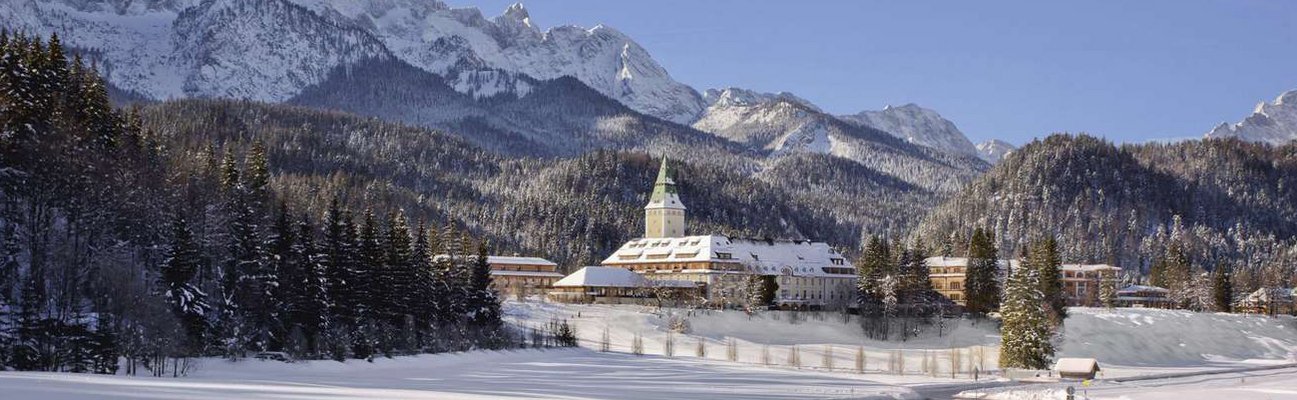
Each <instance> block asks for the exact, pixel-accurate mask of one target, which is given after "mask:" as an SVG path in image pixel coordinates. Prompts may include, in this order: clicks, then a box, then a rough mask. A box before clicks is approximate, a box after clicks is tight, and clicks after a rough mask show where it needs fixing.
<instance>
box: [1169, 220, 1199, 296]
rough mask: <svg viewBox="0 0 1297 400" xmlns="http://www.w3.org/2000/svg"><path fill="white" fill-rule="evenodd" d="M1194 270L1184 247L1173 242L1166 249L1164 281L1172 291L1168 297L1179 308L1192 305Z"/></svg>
mask: <svg viewBox="0 0 1297 400" xmlns="http://www.w3.org/2000/svg"><path fill="white" fill-rule="evenodd" d="M1177 221H1178V220H1177ZM1173 237H1174V236H1173ZM1193 269H1194V268H1193V264H1192V263H1191V262H1190V261H1189V256H1188V255H1187V254H1185V252H1184V245H1183V244H1182V243H1181V242H1179V241H1173V242H1172V243H1171V245H1170V246H1168V247H1167V249H1166V269H1165V271H1164V272H1163V274H1162V275H1163V276H1162V281H1163V283H1164V284H1165V287H1166V289H1167V290H1169V291H1170V294H1168V296H1167V297H1168V298H1170V299H1171V301H1172V302H1174V303H1175V304H1176V306H1177V307H1180V308H1188V307H1189V306H1190V305H1191V303H1192V300H1193V298H1194V293H1193V290H1192V284H1193Z"/></svg>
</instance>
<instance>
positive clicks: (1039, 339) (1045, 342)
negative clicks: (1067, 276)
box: [1000, 254, 1054, 369]
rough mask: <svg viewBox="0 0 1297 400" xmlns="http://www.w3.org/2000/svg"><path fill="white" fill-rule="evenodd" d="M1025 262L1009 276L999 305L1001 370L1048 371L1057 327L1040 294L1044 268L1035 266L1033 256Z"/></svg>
mask: <svg viewBox="0 0 1297 400" xmlns="http://www.w3.org/2000/svg"><path fill="white" fill-rule="evenodd" d="M1024 260H1026V261H1024V262H1023V264H1024V265H1022V266H1021V267H1020V268H1015V269H1013V271H1012V272H1011V273H1010V275H1009V280H1008V282H1007V284H1006V285H1005V293H1004V302H1003V304H1001V305H1000V316H1001V318H1002V319H1003V320H1002V323H1001V326H1000V336H1001V337H1002V339H1001V340H1000V367H1001V368H1025V369H1046V368H1048V367H1049V362H1050V359H1051V358H1052V357H1053V356H1054V345H1053V342H1052V337H1053V332H1054V327H1053V323H1052V322H1051V321H1050V318H1049V313H1050V310H1049V304H1048V303H1047V302H1046V298H1045V293H1044V292H1043V291H1041V284H1040V271H1041V269H1042V268H1041V267H1040V266H1037V265H1032V264H1033V263H1034V260H1035V259H1034V258H1032V257H1031V254H1028V257H1024Z"/></svg>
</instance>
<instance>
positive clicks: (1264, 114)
mask: <svg viewBox="0 0 1297 400" xmlns="http://www.w3.org/2000/svg"><path fill="white" fill-rule="evenodd" d="M1206 136H1207V137H1208V138H1225V137H1236V138H1239V139H1242V140H1246V141H1249V142H1262V143H1269V144H1273V145H1283V144H1287V143H1288V142H1291V141H1293V140H1295V139H1297V90H1290V91H1287V92H1284V93H1283V94H1281V95H1279V97H1278V98H1276V99H1275V100H1274V101H1273V102H1269V103H1265V102H1262V103H1260V104H1257V106H1256V108H1255V109H1253V110H1252V115H1249V116H1248V117H1247V118H1245V119H1243V121H1241V122H1238V123H1235V124H1227V123H1221V124H1220V125H1218V126H1216V128H1215V129H1212V130H1211V132H1208V133H1207V135H1206Z"/></svg>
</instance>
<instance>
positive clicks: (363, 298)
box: [351, 210, 385, 322]
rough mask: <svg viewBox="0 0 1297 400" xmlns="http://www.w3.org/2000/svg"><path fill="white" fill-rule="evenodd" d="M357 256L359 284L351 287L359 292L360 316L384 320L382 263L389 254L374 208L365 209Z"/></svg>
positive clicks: (370, 320)
mask: <svg viewBox="0 0 1297 400" xmlns="http://www.w3.org/2000/svg"><path fill="white" fill-rule="evenodd" d="M356 255H357V256H358V258H357V260H356V264H355V267H354V271H355V274H354V276H352V278H353V280H354V281H355V283H354V284H352V285H351V287H352V290H354V291H355V292H356V294H357V296H356V298H357V300H359V301H360V302H359V303H358V305H359V307H358V311H359V315H360V319H362V320H365V321H366V322H373V321H375V320H377V319H380V318H381V317H382V313H383V311H385V309H384V307H383V303H384V301H383V299H382V296H383V293H382V290H380V288H381V286H379V285H380V284H381V282H382V277H381V275H382V268H383V267H382V265H383V261H384V260H385V257H384V254H383V246H382V243H381V242H380V233H379V226H378V222H377V221H376V220H375V219H374V212H373V210H365V215H364V217H363V219H362V222H361V225H360V232H359V234H358V236H357V237H356Z"/></svg>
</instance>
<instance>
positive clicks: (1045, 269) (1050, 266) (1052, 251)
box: [1030, 236, 1068, 323]
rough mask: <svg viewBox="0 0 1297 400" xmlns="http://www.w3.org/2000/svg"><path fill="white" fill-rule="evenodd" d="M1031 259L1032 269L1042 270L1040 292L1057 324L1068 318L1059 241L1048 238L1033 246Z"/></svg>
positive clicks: (1040, 273) (1051, 237)
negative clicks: (1043, 295)
mask: <svg viewBox="0 0 1297 400" xmlns="http://www.w3.org/2000/svg"><path fill="white" fill-rule="evenodd" d="M1033 247H1034V248H1033V249H1032V251H1031V254H1030V257H1033V262H1032V263H1031V265H1032V267H1034V268H1037V269H1039V270H1040V272H1039V274H1038V275H1039V278H1040V291H1041V292H1042V293H1044V294H1045V302H1046V303H1048V304H1049V310H1050V317H1051V318H1052V319H1053V320H1054V321H1056V323H1062V321H1063V320H1064V319H1066V318H1067V301H1068V299H1067V294H1066V293H1064V292H1063V271H1062V269H1063V260H1062V257H1061V256H1059V254H1058V241H1057V240H1056V239H1054V237H1053V236H1048V237H1046V238H1044V239H1042V240H1040V241H1039V242H1037V243H1035V244H1034V245H1033Z"/></svg>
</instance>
